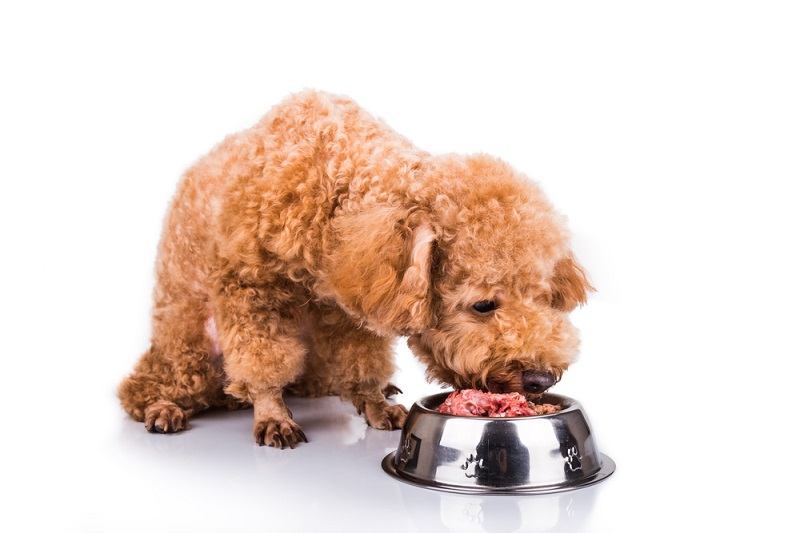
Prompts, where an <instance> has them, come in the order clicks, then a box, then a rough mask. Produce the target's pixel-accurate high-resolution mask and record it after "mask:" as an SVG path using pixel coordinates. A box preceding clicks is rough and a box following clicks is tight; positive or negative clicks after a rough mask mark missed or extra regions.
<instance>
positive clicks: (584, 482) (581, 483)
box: [381, 452, 617, 495]
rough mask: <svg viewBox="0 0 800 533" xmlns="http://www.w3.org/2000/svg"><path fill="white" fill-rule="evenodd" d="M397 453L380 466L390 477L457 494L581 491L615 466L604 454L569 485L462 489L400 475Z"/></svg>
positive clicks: (390, 455)
mask: <svg viewBox="0 0 800 533" xmlns="http://www.w3.org/2000/svg"><path fill="white" fill-rule="evenodd" d="M396 453H397V452H391V453H390V454H389V455H387V456H386V457H384V458H383V461H381V466H382V467H383V471H384V472H386V473H387V474H389V475H390V476H392V477H393V478H395V479H397V480H399V481H402V482H404V483H408V484H410V485H414V486H416V487H422V488H425V489H431V490H441V491H445V492H457V493H459V494H517V495H523V494H531V495H533V494H552V493H554V492H565V491H568V490H576V489H582V488H584V487H588V486H590V485H594V484H595V483H599V482H601V481H603V480H604V479H606V478H607V477H608V476H610V475H611V474H613V473H614V470H616V468H617V465H616V463H614V461H613V460H612V459H611V458H610V457H609V456H607V455H605V454H602V453H601V454H600V457H601V459H602V466H601V467H600V470H598V471H597V472H595V473H594V474H592V475H591V476H587V477H585V478H582V479H579V480H575V481H574V482H570V483H560V484H557V485H542V486H527V487H526V486H522V487H511V488H508V487H494V488H493V487H466V486H464V487H462V486H458V485H451V484H448V483H439V482H437V481H422V480H418V479H414V478H411V477H406V476H404V475H402V474H401V473H400V472H398V471H397V469H396V468H395V466H394V456H395V454H396Z"/></svg>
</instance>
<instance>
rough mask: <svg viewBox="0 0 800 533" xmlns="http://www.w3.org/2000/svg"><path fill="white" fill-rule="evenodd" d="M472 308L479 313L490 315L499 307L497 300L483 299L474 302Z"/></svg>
mask: <svg viewBox="0 0 800 533" xmlns="http://www.w3.org/2000/svg"><path fill="white" fill-rule="evenodd" d="M472 309H474V310H475V312H476V313H478V314H479V315H488V314H489V313H491V312H492V311H494V310H495V309H497V302H495V301H494V300H481V301H480V302H475V303H474V304H472Z"/></svg>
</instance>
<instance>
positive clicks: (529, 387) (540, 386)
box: [522, 370, 556, 393]
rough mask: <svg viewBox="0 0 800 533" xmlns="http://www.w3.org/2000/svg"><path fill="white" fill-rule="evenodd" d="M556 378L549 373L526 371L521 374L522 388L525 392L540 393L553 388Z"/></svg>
mask: <svg viewBox="0 0 800 533" xmlns="http://www.w3.org/2000/svg"><path fill="white" fill-rule="evenodd" d="M555 382H556V378H555V376H554V375H553V374H551V373H550V372H543V371H540V370H526V371H525V372H523V373H522V388H523V389H525V392H532V393H540V392H544V391H546V390H547V389H549V388H550V387H552V386H553V383H555Z"/></svg>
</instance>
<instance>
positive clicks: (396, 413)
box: [364, 403, 408, 430]
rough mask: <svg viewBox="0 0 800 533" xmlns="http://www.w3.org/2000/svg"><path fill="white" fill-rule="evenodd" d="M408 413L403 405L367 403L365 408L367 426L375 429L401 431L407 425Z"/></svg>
mask: <svg viewBox="0 0 800 533" xmlns="http://www.w3.org/2000/svg"><path fill="white" fill-rule="evenodd" d="M407 415H408V411H407V410H406V408H405V407H403V406H402V405H390V404H388V403H367V404H366V405H365V406H364V417H365V418H366V419H367V424H369V425H370V427H374V428H375V429H386V430H392V429H400V428H401V427H403V424H405V423H406V416H407Z"/></svg>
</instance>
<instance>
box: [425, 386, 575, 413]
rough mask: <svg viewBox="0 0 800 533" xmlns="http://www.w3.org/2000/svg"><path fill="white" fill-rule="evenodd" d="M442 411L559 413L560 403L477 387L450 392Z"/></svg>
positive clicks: (439, 408)
mask: <svg viewBox="0 0 800 533" xmlns="http://www.w3.org/2000/svg"><path fill="white" fill-rule="evenodd" d="M437 410H438V411H439V412H440V413H444V414H449V415H457V416H488V417H492V418H511V417H516V416H538V415H549V414H552V413H557V412H558V411H560V410H561V407H560V406H558V405H554V404H550V403H532V402H529V401H528V399H527V398H525V396H523V395H522V394H520V393H518V392H510V393H507V394H497V393H491V392H484V391H480V390H476V389H463V390H457V391H453V392H452V393H450V395H449V396H448V397H447V398H445V400H444V402H442V404H441V405H440V406H439V407H438V409H437Z"/></svg>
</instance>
